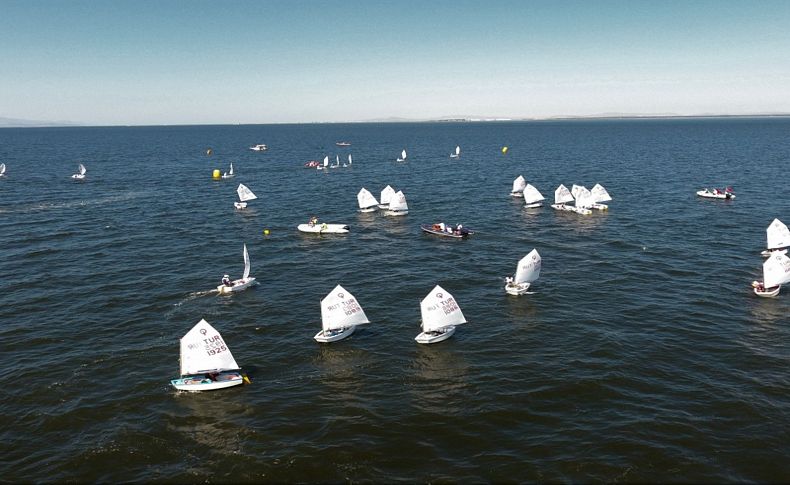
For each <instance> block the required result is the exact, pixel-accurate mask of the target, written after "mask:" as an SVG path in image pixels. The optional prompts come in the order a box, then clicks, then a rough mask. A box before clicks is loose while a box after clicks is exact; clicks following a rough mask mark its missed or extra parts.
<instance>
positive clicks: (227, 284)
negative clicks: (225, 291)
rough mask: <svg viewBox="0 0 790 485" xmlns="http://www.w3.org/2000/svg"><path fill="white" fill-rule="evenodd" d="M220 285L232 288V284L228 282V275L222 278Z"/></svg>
mask: <svg viewBox="0 0 790 485" xmlns="http://www.w3.org/2000/svg"><path fill="white" fill-rule="evenodd" d="M222 284H223V285H225V286H233V282H232V281H231V280H230V276H229V275H225V276H223V277H222Z"/></svg>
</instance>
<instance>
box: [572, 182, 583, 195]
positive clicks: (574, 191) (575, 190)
mask: <svg viewBox="0 0 790 485" xmlns="http://www.w3.org/2000/svg"><path fill="white" fill-rule="evenodd" d="M584 188H585V187H584V186H583V185H576V184H573V186H572V187H571V195H572V196H573V198H574V199H578V198H579V192H581V190H582V189H584Z"/></svg>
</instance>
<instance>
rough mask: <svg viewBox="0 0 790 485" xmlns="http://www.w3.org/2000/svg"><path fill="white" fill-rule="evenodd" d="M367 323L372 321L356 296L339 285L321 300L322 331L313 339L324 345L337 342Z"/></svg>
mask: <svg viewBox="0 0 790 485" xmlns="http://www.w3.org/2000/svg"><path fill="white" fill-rule="evenodd" d="M366 323H370V320H368V317H367V315H365V310H363V309H362V307H361V306H360V305H359V303H357V299H356V298H354V295H352V294H351V293H349V292H348V291H346V290H345V289H344V288H343V287H342V286H340V285H337V286H335V289H334V290H332V292H331V293H329V294H328V295H326V297H325V298H324V299H323V300H321V327H322V330H321V331H320V332H318V333H317V334H315V337H313V338H314V339H315V340H316V341H317V342H322V343H329V342H337V341H338V340H342V339H344V338H346V337H348V336H349V335H351V334H352V333H354V329H355V328H356V326H357V325H364V324H366Z"/></svg>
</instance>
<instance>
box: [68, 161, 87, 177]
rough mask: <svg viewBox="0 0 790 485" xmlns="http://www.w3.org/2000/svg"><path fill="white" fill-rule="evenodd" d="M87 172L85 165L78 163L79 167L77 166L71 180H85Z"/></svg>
mask: <svg viewBox="0 0 790 485" xmlns="http://www.w3.org/2000/svg"><path fill="white" fill-rule="evenodd" d="M87 172H88V171H87V170H85V165H83V164H81V163H80V164H79V166H77V173H75V174H74V175H72V176H71V178H73V179H74V180H84V179H85V174H86V173H87Z"/></svg>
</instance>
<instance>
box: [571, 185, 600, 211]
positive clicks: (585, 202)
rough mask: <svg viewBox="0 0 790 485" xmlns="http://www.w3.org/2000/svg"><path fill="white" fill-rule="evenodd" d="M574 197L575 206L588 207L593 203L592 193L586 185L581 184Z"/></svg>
mask: <svg viewBox="0 0 790 485" xmlns="http://www.w3.org/2000/svg"><path fill="white" fill-rule="evenodd" d="M575 197H576V207H582V208H585V209H587V208H590V207H592V206H593V204H595V201H594V200H593V197H592V193H591V192H590V190H589V189H588V188H587V187H584V186H581V187H579V190H578V191H577V192H576V194H575Z"/></svg>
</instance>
